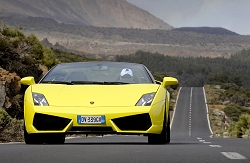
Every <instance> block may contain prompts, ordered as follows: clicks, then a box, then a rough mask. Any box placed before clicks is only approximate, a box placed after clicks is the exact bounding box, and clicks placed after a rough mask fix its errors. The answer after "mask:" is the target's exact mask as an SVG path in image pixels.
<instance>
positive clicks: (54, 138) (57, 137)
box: [45, 134, 65, 144]
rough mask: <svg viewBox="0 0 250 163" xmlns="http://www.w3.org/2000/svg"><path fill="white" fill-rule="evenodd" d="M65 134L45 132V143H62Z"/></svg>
mask: <svg viewBox="0 0 250 163" xmlns="http://www.w3.org/2000/svg"><path fill="white" fill-rule="evenodd" d="M64 142H65V135H64V134H47V135H46V136H45V143H47V144H64Z"/></svg>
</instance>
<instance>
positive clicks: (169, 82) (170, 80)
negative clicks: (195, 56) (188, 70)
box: [161, 77, 178, 87]
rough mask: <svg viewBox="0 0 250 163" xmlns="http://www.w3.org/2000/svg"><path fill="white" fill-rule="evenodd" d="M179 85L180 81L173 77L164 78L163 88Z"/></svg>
mask: <svg viewBox="0 0 250 163" xmlns="http://www.w3.org/2000/svg"><path fill="white" fill-rule="evenodd" d="M177 84H178V80H177V79H176V78H173V77H164V78H163V82H162V83H161V85H162V86H163V87H167V86H170V85H177Z"/></svg>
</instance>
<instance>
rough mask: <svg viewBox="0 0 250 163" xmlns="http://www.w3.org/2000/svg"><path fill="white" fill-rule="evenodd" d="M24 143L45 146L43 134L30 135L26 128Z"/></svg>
mask: <svg viewBox="0 0 250 163" xmlns="http://www.w3.org/2000/svg"><path fill="white" fill-rule="evenodd" d="M24 141H25V143H26V144H43V143H44V141H43V138H42V135H41V134H28V132H27V130H26V128H25V127H24Z"/></svg>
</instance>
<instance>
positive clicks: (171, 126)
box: [170, 87, 182, 129]
mask: <svg viewBox="0 0 250 163" xmlns="http://www.w3.org/2000/svg"><path fill="white" fill-rule="evenodd" d="M181 88H182V87H180V89H179V91H178V95H177V98H176V104H175V107H174V112H173V116H172V120H171V123H170V129H171V128H172V124H173V121H174V115H175V111H176V106H177V103H178V99H179V95H180V91H181Z"/></svg>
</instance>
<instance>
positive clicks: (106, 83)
mask: <svg viewBox="0 0 250 163" xmlns="http://www.w3.org/2000/svg"><path fill="white" fill-rule="evenodd" d="M71 83H72V84H101V85H120V84H130V83H124V82H106V81H71Z"/></svg>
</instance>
